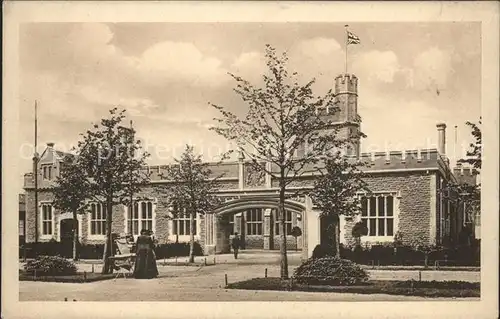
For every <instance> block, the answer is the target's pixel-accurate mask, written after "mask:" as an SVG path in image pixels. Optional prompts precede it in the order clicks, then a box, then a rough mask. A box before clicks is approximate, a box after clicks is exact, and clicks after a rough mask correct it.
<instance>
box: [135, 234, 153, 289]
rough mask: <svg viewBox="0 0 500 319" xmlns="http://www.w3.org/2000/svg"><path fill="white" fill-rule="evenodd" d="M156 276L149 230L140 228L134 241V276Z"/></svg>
mask: <svg viewBox="0 0 500 319" xmlns="http://www.w3.org/2000/svg"><path fill="white" fill-rule="evenodd" d="M157 276H158V268H157V266H156V258H155V254H154V243H153V239H152V238H151V236H149V231H148V230H146V229H143V230H141V234H140V235H139V237H137V242H136V260H135V265H134V278H136V279H151V278H155V277H157Z"/></svg>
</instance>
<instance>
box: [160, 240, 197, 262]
mask: <svg viewBox="0 0 500 319" xmlns="http://www.w3.org/2000/svg"><path fill="white" fill-rule="evenodd" d="M155 254H156V258H157V259H163V258H171V257H186V256H189V243H168V244H162V245H157V246H156V247H155ZM194 255H195V256H203V249H202V248H201V245H200V243H198V242H195V243H194Z"/></svg>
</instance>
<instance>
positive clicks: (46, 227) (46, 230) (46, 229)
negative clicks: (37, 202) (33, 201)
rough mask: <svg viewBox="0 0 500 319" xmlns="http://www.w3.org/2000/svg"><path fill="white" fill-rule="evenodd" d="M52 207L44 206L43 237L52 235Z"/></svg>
mask: <svg viewBox="0 0 500 319" xmlns="http://www.w3.org/2000/svg"><path fill="white" fill-rule="evenodd" d="M52 218H53V212H52V205H51V204H42V235H49V236H50V235H52V232H53V229H52Z"/></svg>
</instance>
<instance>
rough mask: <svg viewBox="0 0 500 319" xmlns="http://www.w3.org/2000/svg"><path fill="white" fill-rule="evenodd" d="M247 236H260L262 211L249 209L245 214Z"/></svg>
mask: <svg viewBox="0 0 500 319" xmlns="http://www.w3.org/2000/svg"><path fill="white" fill-rule="evenodd" d="M246 225H247V232H246V234H247V235H262V209H260V208H256V209H249V210H247V213H246Z"/></svg>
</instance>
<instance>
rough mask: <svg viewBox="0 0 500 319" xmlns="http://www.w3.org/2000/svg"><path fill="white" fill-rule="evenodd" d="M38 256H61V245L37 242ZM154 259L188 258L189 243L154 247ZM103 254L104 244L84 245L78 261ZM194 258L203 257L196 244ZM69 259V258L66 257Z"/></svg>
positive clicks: (29, 252)
mask: <svg viewBox="0 0 500 319" xmlns="http://www.w3.org/2000/svg"><path fill="white" fill-rule="evenodd" d="M37 245H38V246H37V247H38V249H37V250H38V255H39V256H40V255H44V256H61V255H62V252H63V249H64V248H63V245H62V244H61V243H60V242H57V241H50V242H39V243H38V244H37ZM25 246H26V258H30V259H31V258H35V257H36V256H35V249H34V248H35V243H27V244H25ZM155 253H156V257H157V258H158V259H163V258H171V257H186V256H189V243H167V244H160V245H157V246H156V247H155ZM103 254H104V244H84V245H80V254H79V258H80V259H102V256H103ZM194 254H195V256H203V249H202V247H201V246H200V244H199V243H198V242H195V244H194ZM23 256H24V247H21V248H20V249H19V257H20V258H22V257H23ZM66 257H70V256H66Z"/></svg>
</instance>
